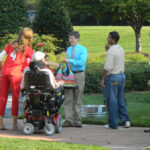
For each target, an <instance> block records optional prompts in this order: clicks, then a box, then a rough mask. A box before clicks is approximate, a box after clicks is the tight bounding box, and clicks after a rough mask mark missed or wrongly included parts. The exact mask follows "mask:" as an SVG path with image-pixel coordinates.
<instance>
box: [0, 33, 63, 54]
mask: <svg viewBox="0 0 150 150" xmlns="http://www.w3.org/2000/svg"><path fill="white" fill-rule="evenodd" d="M16 39H17V34H6V35H5V36H3V37H1V38H0V49H4V48H5V46H6V45H7V44H8V43H9V42H12V41H14V40H16ZM58 42H60V41H59V40H58V39H57V38H55V37H54V36H53V35H50V34H49V35H41V36H39V35H38V34H36V33H35V34H34V37H33V44H32V48H33V50H34V51H42V52H44V53H56V52H59V51H62V50H63V49H62V48H60V47H59V46H57V45H58Z"/></svg>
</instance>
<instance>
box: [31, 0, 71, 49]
mask: <svg viewBox="0 0 150 150" xmlns="http://www.w3.org/2000/svg"><path fill="white" fill-rule="evenodd" d="M33 29H34V31H35V32H36V33H39V34H53V35H54V36H55V37H57V39H58V40H61V41H59V43H58V45H59V46H60V47H62V48H65V49H66V47H67V46H68V45H69V43H68V35H69V33H70V32H71V31H72V25H71V21H70V18H69V15H68V12H67V10H66V9H65V6H64V4H63V1H60V0H41V1H40V3H39V7H38V9H37V14H36V18H35V22H34V23H33ZM58 52H59V51H58Z"/></svg>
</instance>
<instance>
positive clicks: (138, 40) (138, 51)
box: [134, 30, 141, 53]
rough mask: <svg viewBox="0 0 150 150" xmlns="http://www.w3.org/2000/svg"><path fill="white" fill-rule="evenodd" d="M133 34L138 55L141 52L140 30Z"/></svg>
mask: <svg viewBox="0 0 150 150" xmlns="http://www.w3.org/2000/svg"><path fill="white" fill-rule="evenodd" d="M134 32H135V38H136V52H137V53H140V52H141V34H140V32H141V30H139V31H134Z"/></svg>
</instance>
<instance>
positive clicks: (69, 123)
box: [62, 120, 74, 127]
mask: <svg viewBox="0 0 150 150" xmlns="http://www.w3.org/2000/svg"><path fill="white" fill-rule="evenodd" d="M62 126H63V127H73V126H74V125H73V123H71V122H70V121H68V120H65V121H64V122H63V125H62Z"/></svg>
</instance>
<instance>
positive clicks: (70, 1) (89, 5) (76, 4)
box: [65, 0, 105, 25]
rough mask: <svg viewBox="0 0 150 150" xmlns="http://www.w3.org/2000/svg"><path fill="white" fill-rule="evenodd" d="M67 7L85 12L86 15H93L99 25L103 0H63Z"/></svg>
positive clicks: (102, 11) (102, 12)
mask: <svg viewBox="0 0 150 150" xmlns="http://www.w3.org/2000/svg"><path fill="white" fill-rule="evenodd" d="M65 2H66V5H67V6H68V9H71V10H72V12H80V13H81V14H83V13H85V14H86V15H88V16H93V17H94V18H95V20H96V22H97V25H100V19H101V16H102V15H103V14H104V11H105V10H104V6H105V0H80V1H79V0H65Z"/></svg>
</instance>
